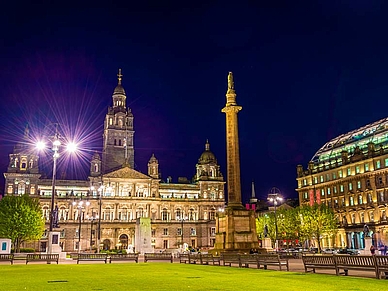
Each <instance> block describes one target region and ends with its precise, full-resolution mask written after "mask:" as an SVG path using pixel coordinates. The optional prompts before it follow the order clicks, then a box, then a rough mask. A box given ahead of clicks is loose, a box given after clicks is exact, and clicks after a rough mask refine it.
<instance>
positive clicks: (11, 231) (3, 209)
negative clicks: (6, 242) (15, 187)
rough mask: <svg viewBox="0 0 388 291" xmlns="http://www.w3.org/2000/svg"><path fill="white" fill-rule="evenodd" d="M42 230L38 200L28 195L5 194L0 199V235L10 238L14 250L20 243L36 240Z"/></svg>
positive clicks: (16, 250) (40, 235)
mask: <svg viewBox="0 0 388 291" xmlns="http://www.w3.org/2000/svg"><path fill="white" fill-rule="evenodd" d="M43 232H44V219H43V217H42V209H41V206H40V204H39V200H38V199H35V198H31V197H30V196H28V195H26V194H25V195H22V196H5V197H4V198H3V199H2V200H0V237H5V238H9V239H11V240H12V243H13V245H14V249H15V252H19V251H20V245H21V243H23V242H25V241H30V240H37V239H39V238H41V237H42V234H43Z"/></svg>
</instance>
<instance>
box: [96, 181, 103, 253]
mask: <svg viewBox="0 0 388 291" xmlns="http://www.w3.org/2000/svg"><path fill="white" fill-rule="evenodd" d="M98 193H99V212H98V230H97V253H100V244H101V216H102V213H101V208H102V195H103V193H104V185H101V186H100V188H98Z"/></svg>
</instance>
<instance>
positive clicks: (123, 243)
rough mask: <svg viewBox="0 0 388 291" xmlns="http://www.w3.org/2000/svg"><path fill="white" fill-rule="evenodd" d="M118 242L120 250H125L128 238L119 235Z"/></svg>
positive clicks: (124, 235)
mask: <svg viewBox="0 0 388 291" xmlns="http://www.w3.org/2000/svg"><path fill="white" fill-rule="evenodd" d="M119 241H120V249H122V250H123V249H124V250H126V249H127V248H128V236H127V235H126V234H122V235H120V237H119Z"/></svg>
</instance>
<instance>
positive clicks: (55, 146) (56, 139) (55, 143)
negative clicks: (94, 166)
mask: <svg viewBox="0 0 388 291" xmlns="http://www.w3.org/2000/svg"><path fill="white" fill-rule="evenodd" d="M60 138H61V136H60V134H59V132H58V124H55V133H54V136H53V137H52V147H51V149H52V151H53V177H52V181H51V203H50V216H49V218H50V226H49V237H48V247H47V253H48V254H52V253H53V242H54V243H55V244H58V242H59V240H58V237H57V236H56V238H55V239H53V237H54V235H53V233H52V232H53V229H54V228H57V227H59V226H58V224H57V221H58V220H57V217H54V216H55V215H57V213H55V211H54V204H55V183H56V175H57V161H58V158H59V148H60V145H61V141H60ZM36 147H37V148H38V150H44V149H45V148H46V144H45V142H43V141H38V142H37V144H36ZM76 149H77V146H76V145H75V144H74V143H68V144H67V151H69V152H75V151H76ZM54 222H55V223H54Z"/></svg>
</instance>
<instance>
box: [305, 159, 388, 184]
mask: <svg viewBox="0 0 388 291" xmlns="http://www.w3.org/2000/svg"><path fill="white" fill-rule="evenodd" d="M374 166H375V169H376V170H378V169H381V167H382V163H381V161H380V160H377V161H375V165H374ZM384 167H388V158H386V159H384ZM369 171H373V168H371V166H370V163H365V164H364V165H357V166H354V167H349V168H347V169H346V171H344V170H338V171H336V172H333V173H331V174H329V173H328V174H326V175H320V176H314V177H313V182H314V184H318V183H324V182H328V181H331V180H336V179H338V178H345V177H348V176H352V175H357V174H361V173H365V172H369ZM303 186H307V179H303Z"/></svg>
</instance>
